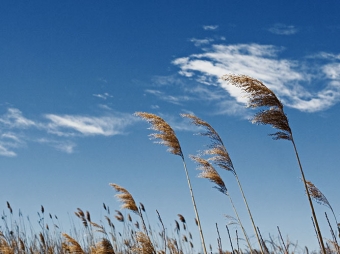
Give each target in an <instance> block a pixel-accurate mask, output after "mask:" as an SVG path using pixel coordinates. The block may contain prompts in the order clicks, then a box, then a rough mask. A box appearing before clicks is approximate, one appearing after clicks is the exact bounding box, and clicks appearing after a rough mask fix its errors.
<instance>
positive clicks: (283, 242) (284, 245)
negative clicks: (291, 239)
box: [277, 226, 288, 254]
mask: <svg viewBox="0 0 340 254" xmlns="http://www.w3.org/2000/svg"><path fill="white" fill-rule="evenodd" d="M277 230H278V231H279V235H280V238H281V241H282V244H283V247H285V254H288V249H287V247H286V244H285V241H284V240H283V237H282V235H281V231H280V228H279V226H277Z"/></svg>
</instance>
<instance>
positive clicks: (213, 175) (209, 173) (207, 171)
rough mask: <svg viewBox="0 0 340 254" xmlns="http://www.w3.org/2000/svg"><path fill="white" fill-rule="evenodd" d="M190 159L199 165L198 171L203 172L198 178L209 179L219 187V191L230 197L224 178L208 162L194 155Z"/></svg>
mask: <svg viewBox="0 0 340 254" xmlns="http://www.w3.org/2000/svg"><path fill="white" fill-rule="evenodd" d="M190 158H191V159H192V160H193V161H195V162H196V163H197V164H198V167H197V169H198V170H201V171H202V172H201V173H200V174H199V175H198V177H200V178H206V179H209V180H210V181H211V182H213V183H215V184H216V185H217V186H215V188H216V189H217V190H219V191H220V192H222V193H223V194H226V195H228V191H227V187H226V186H225V184H224V182H223V180H222V178H221V177H220V175H219V174H218V173H217V171H216V169H215V168H214V167H213V166H212V165H211V164H210V163H209V162H208V161H207V160H205V159H203V158H200V157H197V156H193V155H191V156H190Z"/></svg>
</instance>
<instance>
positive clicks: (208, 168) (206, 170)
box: [190, 155, 253, 253]
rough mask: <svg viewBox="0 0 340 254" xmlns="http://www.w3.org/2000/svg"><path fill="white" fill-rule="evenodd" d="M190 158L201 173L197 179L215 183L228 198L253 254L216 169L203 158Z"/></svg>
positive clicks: (251, 251) (249, 245) (246, 236)
mask: <svg viewBox="0 0 340 254" xmlns="http://www.w3.org/2000/svg"><path fill="white" fill-rule="evenodd" d="M190 158H191V159H192V160H194V161H195V162H196V163H197V164H198V167H197V169H198V170H201V171H202V172H201V173H200V174H199V175H198V177H200V178H206V179H208V180H210V181H211V182H213V183H215V184H216V186H214V187H215V188H216V189H217V190H218V191H220V192H221V193H223V194H225V195H227V196H228V197H229V200H230V203H231V205H232V207H233V210H234V212H235V214H236V217H237V221H238V224H239V225H240V227H241V229H242V231H243V234H244V237H245V239H246V241H247V244H248V247H249V250H250V253H253V249H252V247H251V244H250V241H249V238H248V235H247V233H246V231H245V229H244V227H243V225H242V222H241V219H240V217H239V215H238V212H237V210H236V207H235V205H234V202H233V200H232V198H231V196H230V195H229V193H228V189H227V187H226V186H225V183H224V181H223V180H222V178H221V176H220V175H219V174H218V172H217V171H216V169H215V168H214V167H213V166H212V165H211V164H210V163H209V162H208V161H207V160H205V159H203V158H200V157H198V156H192V155H191V156H190Z"/></svg>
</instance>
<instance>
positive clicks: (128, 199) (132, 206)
mask: <svg viewBox="0 0 340 254" xmlns="http://www.w3.org/2000/svg"><path fill="white" fill-rule="evenodd" d="M110 185H111V186H112V187H113V188H114V189H115V190H116V191H117V192H119V194H116V195H115V197H117V198H118V200H119V201H121V202H122V203H123V204H122V206H121V208H122V209H129V210H131V211H133V212H135V213H138V212H139V211H138V207H137V206H136V203H135V200H134V199H133V197H132V195H131V194H130V193H129V192H128V191H127V190H126V189H125V188H123V187H121V186H119V185H118V184H115V183H110Z"/></svg>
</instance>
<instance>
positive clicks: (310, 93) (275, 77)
mask: <svg viewBox="0 0 340 254" xmlns="http://www.w3.org/2000/svg"><path fill="white" fill-rule="evenodd" d="M280 51H282V48H279V47H275V46H273V45H259V44H236V45H213V46H212V47H211V48H209V49H206V48H205V51H204V53H201V54H193V55H190V56H189V57H182V58H178V59H175V60H174V61H173V64H174V65H177V66H178V67H179V68H180V71H179V73H180V74H181V75H184V76H186V77H190V78H194V79H195V80H196V81H197V82H200V83H202V84H208V85H219V86H220V87H222V88H223V89H225V90H226V91H227V92H228V93H229V95H230V96H231V97H233V98H235V99H236V101H237V102H238V103H246V101H247V99H246V98H245V96H244V94H243V93H242V92H241V90H240V89H239V88H237V87H235V86H231V85H229V84H228V83H227V82H224V81H222V80H221V79H220V77H221V76H223V75H225V74H229V73H234V74H245V75H248V76H251V77H254V78H257V79H259V80H261V81H262V82H263V83H264V84H265V85H267V86H268V87H269V88H270V89H272V90H273V91H274V92H275V93H276V94H277V96H278V97H279V98H280V99H281V100H282V101H283V103H284V104H285V105H286V106H289V107H292V108H295V109H298V110H301V111H305V112H315V111H320V110H324V109H327V108H329V107H331V106H332V105H334V104H335V103H337V102H338V101H339V99H340V94H339V89H340V85H339V82H340V81H339V73H340V72H339V70H340V64H339V63H332V64H327V65H324V66H319V69H321V70H322V71H323V74H322V75H320V73H317V74H315V73H314V72H315V70H314V69H313V70H312V69H308V68H307V67H306V66H305V64H304V62H298V61H293V60H288V59H279V58H278V53H279V52H280ZM321 76H323V79H322V77H321ZM325 76H326V77H327V79H324V77H325ZM312 78H313V79H317V80H312V81H313V82H319V83H327V85H324V86H323V87H321V88H320V89H319V91H315V88H314V87H313V86H311V85H310V83H311V79H312ZM313 89H314V90H313Z"/></svg>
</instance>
